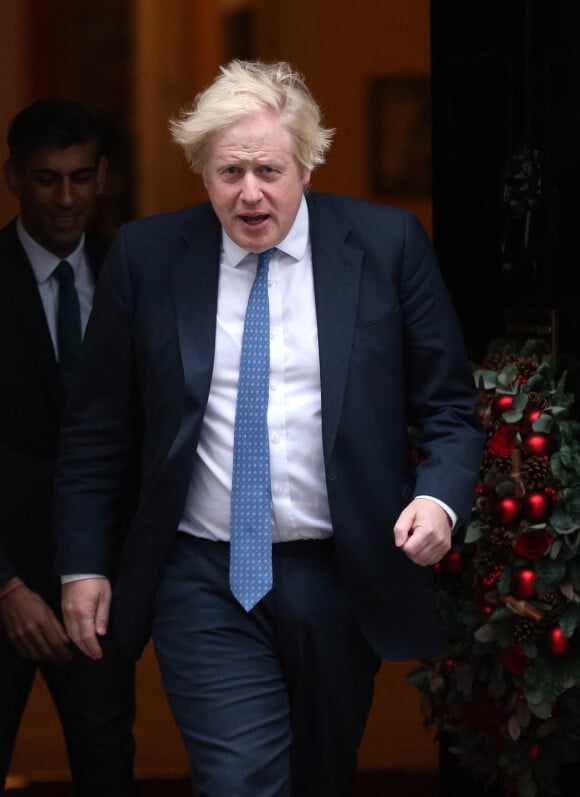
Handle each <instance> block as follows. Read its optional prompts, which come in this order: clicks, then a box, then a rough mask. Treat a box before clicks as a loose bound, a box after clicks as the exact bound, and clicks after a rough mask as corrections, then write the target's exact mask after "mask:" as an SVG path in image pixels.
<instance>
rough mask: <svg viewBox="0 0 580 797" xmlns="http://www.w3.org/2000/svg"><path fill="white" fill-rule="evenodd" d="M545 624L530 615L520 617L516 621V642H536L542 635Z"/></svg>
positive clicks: (514, 633) (514, 631)
mask: <svg viewBox="0 0 580 797" xmlns="http://www.w3.org/2000/svg"><path fill="white" fill-rule="evenodd" d="M543 629H544V626H543V624H542V623H537V622H536V621H535V620H531V619H530V618H529V617H522V618H518V619H517V620H516V621H515V623H514V628H513V635H514V642H517V643H518V644H519V645H523V644H524V643H525V642H534V641H536V640H538V639H539V638H540V637H541V636H542V632H543Z"/></svg>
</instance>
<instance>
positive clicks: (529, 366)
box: [515, 357, 539, 379]
mask: <svg viewBox="0 0 580 797" xmlns="http://www.w3.org/2000/svg"><path fill="white" fill-rule="evenodd" d="M515 364H516V367H517V369H518V373H519V374H520V376H523V377H524V379H529V378H530V376H533V375H534V374H535V373H536V371H537V370H538V365H539V363H538V361H537V360H534V359H532V358H531V357H516V359H515Z"/></svg>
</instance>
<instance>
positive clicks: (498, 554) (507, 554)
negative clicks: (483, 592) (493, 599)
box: [476, 526, 514, 578]
mask: <svg viewBox="0 0 580 797" xmlns="http://www.w3.org/2000/svg"><path fill="white" fill-rule="evenodd" d="M513 539H514V535H513V532H512V531H511V530H510V529H507V528H505V527H504V526H498V527H497V528H494V529H492V530H491V531H490V532H488V533H486V534H484V536H483V537H482V538H481V540H480V542H479V546H478V551H477V557H476V559H477V561H476V566H477V569H478V570H479V572H480V573H481V575H482V576H483V578H485V577H486V576H489V575H491V574H492V573H493V572H494V571H495V570H497V567H498V565H504V564H507V563H508V562H509V561H510V559H511V556H512V553H513Z"/></svg>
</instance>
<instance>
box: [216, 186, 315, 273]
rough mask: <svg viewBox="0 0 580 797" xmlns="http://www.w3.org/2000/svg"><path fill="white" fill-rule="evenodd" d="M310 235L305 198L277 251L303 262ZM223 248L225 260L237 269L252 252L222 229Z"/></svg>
mask: <svg viewBox="0 0 580 797" xmlns="http://www.w3.org/2000/svg"><path fill="white" fill-rule="evenodd" d="M309 235H310V224H309V219H308V207H307V205H306V199H305V198H304V196H303V197H302V200H301V202H300V207H299V208H298V213H297V214H296V218H295V219H294V223H293V225H292V227H291V228H290V230H289V232H288V235H287V236H286V237H285V238H284V240H283V241H281V242H280V243H279V244H278V245H277V247H276V249H279V250H280V251H281V252H284V254H286V255H290V257H292V258H293V259H294V260H301V259H302V258H303V257H304V254H305V252H306V249H307V247H308V239H309ZM222 247H223V251H224V260H225V262H226V263H228V264H229V265H230V266H233V267H234V268H236V267H237V266H239V265H240V263H241V262H242V261H243V260H244V259H245V258H246V257H247V256H248V255H249V254H251V252H250V251H249V250H248V249H243V248H242V247H241V246H238V244H237V243H235V242H234V241H232V239H231V238H230V236H229V235H228V234H227V232H226V231H225V230H224V229H223V228H222Z"/></svg>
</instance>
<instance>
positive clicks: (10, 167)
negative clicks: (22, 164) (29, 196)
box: [4, 159, 20, 197]
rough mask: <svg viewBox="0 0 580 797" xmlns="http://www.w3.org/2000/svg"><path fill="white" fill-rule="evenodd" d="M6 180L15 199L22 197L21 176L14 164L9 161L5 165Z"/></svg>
mask: <svg viewBox="0 0 580 797" xmlns="http://www.w3.org/2000/svg"><path fill="white" fill-rule="evenodd" d="M4 179H5V180H6V185H7V186H8V188H9V189H10V191H11V193H12V194H14V196H15V197H19V196H20V174H19V172H18V169H17V168H16V166H15V165H14V163H13V162H12V161H11V160H10V159H9V160H7V161H6V162H5V163H4Z"/></svg>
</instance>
